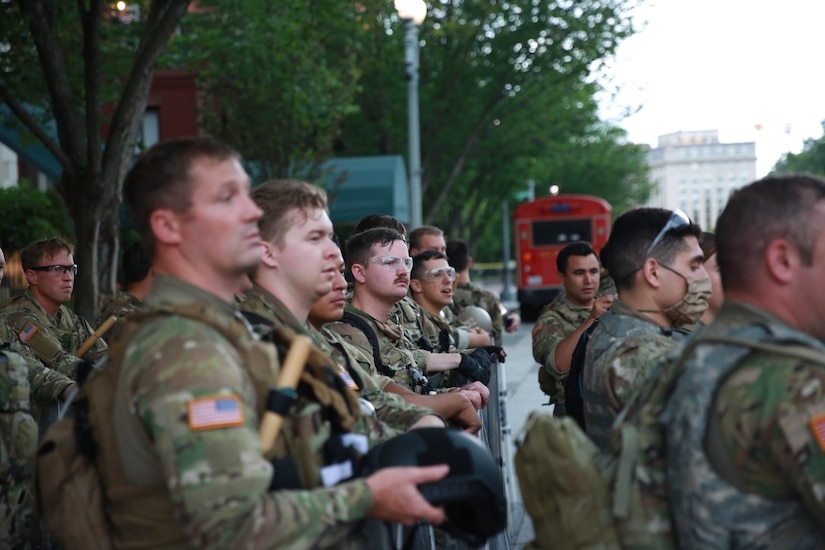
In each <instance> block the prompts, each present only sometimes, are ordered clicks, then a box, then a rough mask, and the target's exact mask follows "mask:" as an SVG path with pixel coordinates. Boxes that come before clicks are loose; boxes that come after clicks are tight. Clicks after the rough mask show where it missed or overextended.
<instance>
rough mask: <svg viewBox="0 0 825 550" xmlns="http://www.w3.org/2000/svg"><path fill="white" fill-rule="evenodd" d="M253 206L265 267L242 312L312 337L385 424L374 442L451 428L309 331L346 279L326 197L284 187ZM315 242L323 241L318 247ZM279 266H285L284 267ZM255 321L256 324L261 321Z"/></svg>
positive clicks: (258, 191) (272, 187) (293, 185)
mask: <svg viewBox="0 0 825 550" xmlns="http://www.w3.org/2000/svg"><path fill="white" fill-rule="evenodd" d="M252 198H253V200H254V201H255V202H256V204H257V205H258V207H259V208H261V210H262V211H263V215H262V216H261V219H260V221H259V222H258V225H259V227H260V228H261V236H262V243H263V244H262V247H263V261H262V262H261V264H260V265H259V266H258V267H257V269H255V271H254V272H253V274H252V280H253V282H254V286H253V288H252V290H251V292H249V293H248V294H247V295H246V296H245V297H244V299H243V300H242V302H241V306H240V307H241V310H243V311H244V312H250V313H253V314H255V315H256V316H260V317H262V318H263V319H265V320H266V321H268V322H269V323H273V324H275V325H286V326H288V327H289V328H291V329H293V330H294V331H296V332H297V333H302V334H306V335H307V336H309V337H310V338H312V340H313V343H314V344H315V345H316V347H319V348H322V350H323V351H324V352H326V353H325V354H326V355H327V356H328V357H329V358H330V363H331V364H333V365H335V366H336V367H337V369H338V374H339V375H340V376H341V378H342V380H343V381H344V383H345V384H347V386H349V387H350V389H352V390H353V391H356V392H357V393H359V395H361V396H362V397H363V398H365V399H368V400H369V401H370V402H371V404H372V405H373V406H374V408H375V410H376V413H377V417H378V419H379V420H380V421H381V422H380V423H372V424H371V426H373V429H372V431H371V433H370V434H369V435H370V440H371V441H373V440H376V441H377V440H380V439H386V438H387V437H389V436H392V435H397V434H399V433H403V432H404V431H406V430H407V429H410V428H413V427H423V426H438V427H443V426H444V422H443V421H442V420H441V419H439V418H438V417H436V416H434V415H433V411H431V410H428V409H423V408H421V407H417V406H414V405H407V404H406V403H405V402H404V401H403V399H401V398H399V397H398V396H394V395H391V394H387V393H386V392H384V391H383V390H382V389H381V388H380V387H379V386H378V383H377V382H376V381H375V380H373V378H372V375H371V374H370V373H369V372H368V371H364V370H362V369H361V367H360V364H359V363H358V362H356V361H353V362H351V363H350V362H348V361H346V357H344V356H343V355H342V354H341V353H340V352H339V351H337V350H336V349H335V348H333V347H332V346H330V345H329V344H328V343H327V342H326V340H325V339H324V338H323V337H322V336H321V335H320V334H319V333H318V332H317V331H316V330H315V329H313V328H311V327H310V326H308V325H307V315H308V314H309V310H310V308H311V307H312V305H313V304H314V303H315V302H316V301H318V300H319V299H320V298H321V297H323V296H324V295H326V294H327V293H328V292H329V291H330V290H331V288H332V284H333V281H334V280H337V279H338V278H340V277H341V274H340V268H341V265H342V263H343V258H342V257H341V251H340V248H339V247H338V245H337V244H336V243H335V242H334V240H333V230H332V222H331V221H330V219H329V214H328V211H327V201H326V194H325V192H324V190H323V189H321V188H320V187H318V186H316V185H312V184H309V183H305V182H301V181H295V180H276V181H271V182H267V183H264V184H262V185H259V186H258V187H256V188H255V190H254V191H253V193H252ZM310 236H312V237H317V238H318V239H320V241H318V242H316V241H313V240H312V239H310V238H308V237H310ZM306 243H310V244H309V245H307V244H306ZM272 259H277V265H275V263H274V262H273V261H271V260H272ZM342 305H343V304H342ZM250 317H251V318H250V320H254V318H255V316H250ZM356 381H358V382H356ZM370 418H372V417H371V416H367V417H366V418H365V419H370ZM384 422H389V423H390V424H389V425H386V424H385V423H384ZM375 424H377V426H375Z"/></svg>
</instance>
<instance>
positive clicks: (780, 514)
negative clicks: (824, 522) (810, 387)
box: [663, 324, 825, 550]
mask: <svg viewBox="0 0 825 550" xmlns="http://www.w3.org/2000/svg"><path fill="white" fill-rule="evenodd" d="M732 336H734V337H737V338H739V339H743V340H748V341H752V342H755V344H753V347H757V349H758V345H759V342H760V341H761V342H771V341H780V342H782V343H783V345H787V344H798V345H802V346H805V347H806V348H813V349H803V350H802V352H803V353H804V352H807V353H808V354H810V355H811V356H813V357H805V358H806V359H808V360H813V361H815V354H816V352H819V354H823V355H821V356H820V358H819V361H815V362H819V363H825V346H823V344H822V343H821V342H819V341H817V340H815V339H813V338H811V337H809V336H806V335H804V334H802V333H800V332H797V331H794V330H790V329H788V328H787V327H783V326H780V325H761V324H760V325H751V326H749V327H747V328H746V329H744V330H741V331H738V332H735V333H734V334H732ZM753 351H754V350H753V349H752V348H751V347H745V346H737V345H730V344H723V345H712V344H711V345H707V344H705V345H700V346H698V347H697V348H696V351H695V352H694V354H693V356H692V358H691V359H690V360H689V361H688V362H687V364H686V365H685V368H684V370H683V374H682V376H681V378H680V380H679V382H678V385H677V386H676V389H675V391H674V393H673V395H672V397H671V399H670V400H669V402H668V408H667V409H666V410H665V413H664V415H663V422H664V425H665V426H667V430H668V432H667V433H668V452H667V475H668V479H670V480H678V481H674V482H672V483H669V484H668V485H669V496H670V499H669V500H670V504H671V511H672V517H673V518H677V521H676V522H675V523H676V526H677V527H678V540H679V544H680V546H681V547H682V548H702V549H720V550H721V549H727V548H775V549H779V548H794V549H805V548H815V547H818V544H820V543H821V542H822V541H821V530H820V529H819V527H818V526H817V525H816V522H815V520H814V518H813V516H811V514H810V513H809V512H808V511H807V510H806V508H805V506H804V505H803V504H802V502H801V500H799V499H798V498H794V499H792V500H769V499H766V498H764V497H762V496H760V495H756V494H753V493H748V492H744V491H742V490H740V489H738V488H737V487H735V486H734V485H733V484H731V483H729V482H728V481H727V480H726V479H724V478H723V477H722V476H720V475H719V473H718V470H717V467H718V465H713V464H711V463H710V461H709V459H708V457H707V454H706V451H705V449H706V433H708V417H709V414H710V412H711V407H712V404H713V399H714V396H715V394H716V390H717V388H718V387H719V385H720V384H721V383H722V381H723V380H724V379H725V378H726V377H727V376H728V374H730V373H732V372H733V371H734V369H736V367H737V366H739V364H740V363H741V361H742V360H743V359H744V358H745V357H746V356H747V355H749V354H750V353H752V352H753ZM792 351H793V350H792V349H789V348H784V349H783V350H780V351H778V353H781V354H783V355H787V356H794V354H793V353H792ZM720 443H721V441H720ZM707 444H708V445H712V444H714V443H713V441H712V440H710V439H709V440H708V443H707ZM717 454H719V453H717ZM725 456H726V455H725ZM696 494H704V495H713V498H707V499H696V498H692V496H693V495H696Z"/></svg>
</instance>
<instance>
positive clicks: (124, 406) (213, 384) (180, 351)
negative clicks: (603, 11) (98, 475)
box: [90, 276, 372, 549]
mask: <svg viewBox="0 0 825 550" xmlns="http://www.w3.org/2000/svg"><path fill="white" fill-rule="evenodd" d="M146 303H147V306H148V307H149V308H153V307H157V306H163V307H166V308H168V307H172V306H175V305H178V306H184V305H187V304H194V305H200V306H202V307H203V308H204V309H206V310H208V311H209V314H210V315H211V316H217V317H216V318H217V319H219V320H220V322H221V324H222V325H223V324H225V325H226V326H228V327H232V330H233V331H234V332H235V334H236V335H237V336H236V337H237V339H238V342H236V343H235V344H233V343H230V340H229V339H228V338H227V336H225V335H224V334H223V333H222V332H220V331H218V330H217V329H216V328H214V327H213V326H212V325H210V324H207V323H204V322H199V321H196V320H194V319H192V318H189V317H183V316H179V315H173V314H169V313H162V314H160V315H159V316H158V317H157V318H156V319H155V320H154V322H152V323H148V324H143V325H138V327H139V328H138V332H137V333H135V334H134V336H133V337H132V338H131V339H130V341H128V342H126V341H125V339H126V336H122V337H121V339H122V340H124V341H123V342H118V340H115V347H119V346H124V347H125V355H124V358H123V362H122V368H121V370H120V373H119V379H118V383H117V391H118V396H121V395H122V396H123V399H116V400H115V401H114V412H113V414H112V415H111V416H110V417H108V418H100V417H97V416H95V414H94V411H95V409H94V407H92V409H91V412H90V415H91V417H90V419H91V420H92V425H93V427H94V428H95V430H102V431H103V432H104V433H105V432H106V431H107V430H108V431H109V432H111V433H112V434H113V437H114V439H115V440H116V445H117V448H118V449H119V452H118V453H117V455H115V456H117V457H119V462H120V465H121V466H122V474H120V475H124V476H125V483H127V484H128V486H137V487H138V488H144V490H146V489H148V488H152V487H156V488H159V490H160V491H161V492H162V493H163V495H164V497H165V498H166V500H167V501H168V502H169V505H168V506H166V507H165V508H162V509H153V512H154V516H155V517H156V520H155V521H153V525H152V527H153V529H151V530H149V531H152V530H155V529H156V528H157V526H156V525H155V524H158V523H161V522H162V524H163V525H162V526H163V527H164V528H167V529H168V528H169V525H170V522H171V524H172V525H173V526H174V525H178V526H179V527H178V531H181V530H182V532H181V534H184V533H185V538H186V541H187V542H188V545H187V547H191V546H197V547H199V548H215V549H217V548H253V547H254V548H276V547H277V548H281V547H283V548H287V547H289V548H299V547H300V548H309V547H323V546H329V545H332V544H335V543H337V542H338V541H340V540H341V539H342V538H344V537H346V536H347V535H348V534H349V533H350V532H351V531H352V530H353V529H354V528H355V527H356V525H357V522H358V521H359V520H361V519H363V518H364V517H365V516H366V514H367V512H368V511H369V509H370V507H371V506H372V494H371V492H370V489H369V487H368V486H367V483H366V481H364V480H363V479H358V480H355V481H350V482H345V483H341V484H339V485H337V486H334V487H330V488H326V489H315V490H312V491H305V490H289V491H282V490H278V491H274V492H273V491H270V490H269V487H270V483H271V481H272V479H273V472H274V468H273V465H272V464H271V463H270V462H269V461H268V460H266V459H265V458H264V457H263V449H262V446H261V440H260V437H259V435H258V426H259V423H260V417H259V414H260V411H261V410H262V404H261V403H260V400H261V397H260V395H262V394H261V388H256V387H255V384H254V383H253V378H252V376H251V375H250V372H249V371H248V370H247V367H248V365H244V364H243V362H242V359H241V358H242V357H245V356H246V355H247V352H246V351H244V350H254V349H256V346H257V348H259V349H260V353H263V352H264V351H265V350H266V349H271V347H270V346H260V344H258V343H256V342H255V339H254V338H253V336H252V334H251V333H249V332H248V331H247V330H246V329H245V328H244V323H243V321H242V319H241V318H240V317H239V315H238V313H237V309H236V308H235V306H234V305H233V304H229V303H226V302H224V301H223V300H221V299H219V298H218V297H216V296H214V295H212V294H210V293H208V292H206V291H204V290H202V289H199V288H196V287H194V286H192V285H189V284H187V283H185V282H183V281H181V280H179V279H176V278H174V277H170V276H156V278H155V282H154V285H153V288H152V290H151V291H150V293H149V295H148V296H147V300H146ZM161 311H163V310H161ZM239 324H240V325H239ZM128 330H129V328H128V327H124V329H123V332H122V333H121V334H122V335H125V334H127V331H128ZM113 349H114V348H113ZM113 353H114V352H113ZM113 357H114V356H113ZM115 363H116V361H115ZM95 374H98V373H95ZM101 374H102V375H105V371H104V373H101ZM273 376H274V375H273ZM93 383H94V380H92V381H91V382H90V385H93ZM270 387H271V386H270ZM90 397H92V396H91V395H90ZM218 398H221V399H223V400H224V401H226V400H228V401H232V402H235V403H237V404H238V405H239V408H240V412H241V414H240V415H235V416H234V417H233V418H231V419H230V420H231V422H230V421H227V423H226V424H225V425H224V426H223V427H221V426H216V425H214V424H210V425H208V426H207V427H206V428H202V429H196V428H195V426H194V424H195V422H196V418H195V414H194V412H192V411H193V409H191V407H193V406H194V405H193V404H197V403H200V402H203V401H204V400H207V401H208V400H210V399H218ZM90 404H91V405H94V402H91V403H90ZM199 418H200V417H199ZM203 420H205V419H203ZM200 421H201V420H198V422H200ZM213 422H214V421H213ZM95 433H98V432H95ZM147 436H148V437H147ZM102 460H103V459H99V460H98V465H99V467H103V471H106V469H107V468H111V467H110V466H106V462H105V461H103V462H101V461H102ZM110 479H111V478H110ZM109 498H111V495H109ZM118 505H120V506H126V507H129V506H131V508H132V509H135V508H136V505H135V504H133V503H131V502H123V503H118ZM126 509H127V511H128V510H129V508H126ZM143 512H144V513H145V512H146V511H145V510H144V511H143ZM119 527H120V526H119ZM120 528H121V529H122V528H123V527H120ZM143 531H146V529H145V527H144V529H143ZM146 536H147V537H150V536H152V534H151V533H149V534H147V535H146ZM127 542H132V541H127ZM183 546H184V544H178V545H176V547H183Z"/></svg>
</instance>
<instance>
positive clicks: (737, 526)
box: [665, 302, 825, 549]
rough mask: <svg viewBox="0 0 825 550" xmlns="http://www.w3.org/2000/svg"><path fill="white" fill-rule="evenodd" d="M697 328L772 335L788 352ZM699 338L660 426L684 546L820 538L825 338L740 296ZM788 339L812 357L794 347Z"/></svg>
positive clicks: (754, 337) (794, 544)
mask: <svg viewBox="0 0 825 550" xmlns="http://www.w3.org/2000/svg"><path fill="white" fill-rule="evenodd" d="M702 336H707V337H718V336H722V337H724V336H733V337H738V338H740V339H744V340H748V341H753V342H760V341H761V342H765V343H773V344H774V345H777V344H778V345H779V346H781V347H782V348H783V351H785V350H787V352H786V353H788V355H785V354H783V353H782V352H777V351H766V350H760V349H753V348H751V347H748V346H740V345H731V344H722V343H714V342H709V343H701V340H702ZM697 340H699V341H700V344H699V345H697V346H696V348H695V349H694V351H693V352H692V353H689V354H686V357H687V362H686V364H685V366H684V369H683V374H682V376H681V378H680V379H679V382H678V384H677V386H676V389H675V390H674V393H673V395H672V397H671V400H670V405H669V408H668V414H667V415H666V419H667V424H666V426H665V430H666V433H667V434H668V438H667V473H668V479H669V480H673V481H671V482H670V483H669V484H668V492H669V497H670V502H671V506H672V510H673V514H672V517H673V520H674V523H675V525H676V527H677V533H678V539H679V544H680V546H681V547H682V548H700V547H701V548H703V549H704V548H710V549H713V548H745V547H748V548H794V549H797V548H822V547H823V545H825V529H823V525H825V430H824V429H823V423H825V345H823V343H822V342H820V341H819V340H817V339H815V338H813V337H811V336H808V335H807V334H804V333H801V332H799V331H798V330H797V329H795V328H793V327H791V326H789V325H787V324H786V323H785V322H784V321H783V320H781V319H779V318H777V317H775V316H773V315H772V314H770V313H769V312H767V311H765V310H762V309H759V308H757V307H755V306H750V305H746V304H743V303H736V302H726V303H725V304H724V306H723V307H722V309H721V311H720V313H719V315H718V316H717V317H716V320H715V321H714V322H713V323H712V324H711V325H709V327H708V328H707V329H706V330H705V332H704V334H703V335H700V336H698V337H697ZM794 347H796V348H797V349H801V350H802V351H803V352H805V353H806V354H808V355H810V357H808V356H807V355H804V356H803V355H800V356H792V355H790V353H792V352H793V349H792V348H794ZM688 349H690V348H688Z"/></svg>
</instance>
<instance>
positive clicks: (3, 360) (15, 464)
mask: <svg viewBox="0 0 825 550" xmlns="http://www.w3.org/2000/svg"><path fill="white" fill-rule="evenodd" d="M27 371H28V369H27V367H26V364H25V361H24V360H23V358H22V357H20V356H19V355H17V354H15V353H13V352H11V351H9V350H5V351H3V352H2V353H0V548H22V547H23V545H24V544H25V543H26V541H27V540H28V539H29V536H30V534H31V532H32V529H33V527H34V506H35V503H34V495H33V492H32V484H33V482H34V453H35V450H36V447H37V423H36V422H35V420H34V419H33V418H32V416H31V414H30V411H31V409H30V406H29V393H30V390H29V377H30V373H29V372H27Z"/></svg>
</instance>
